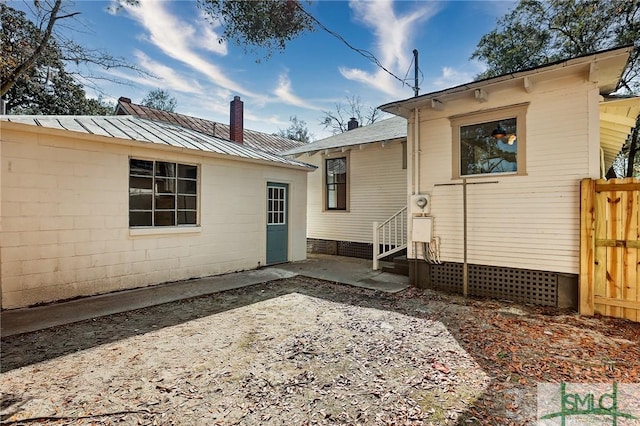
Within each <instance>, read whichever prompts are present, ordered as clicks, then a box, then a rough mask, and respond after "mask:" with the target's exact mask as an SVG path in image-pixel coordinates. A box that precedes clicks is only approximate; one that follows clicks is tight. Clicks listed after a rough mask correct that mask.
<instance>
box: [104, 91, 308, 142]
mask: <svg viewBox="0 0 640 426" xmlns="http://www.w3.org/2000/svg"><path fill="white" fill-rule="evenodd" d="M116 114H117V115H132V116H135V117H140V118H148V119H150V120H155V121H164V122H166V123H172V124H177V125H179V126H182V127H186V128H188V129H192V130H195V131H198V132H201V133H204V134H207V135H210V136H215V137H218V138H222V139H227V140H230V139H231V137H230V135H229V125H228V124H224V123H219V122H217V121H211V120H205V119H203V118H197V117H192V116H189V115H184V114H178V113H176V112H168V111H163V110H159V109H155V108H149V107H146V106H143V105H138V104H134V103H130V102H127V101H123V100H119V101H118V106H117V107H116ZM243 134H244V144H245V145H247V146H250V147H251V148H254V149H259V150H261V151H265V152H270V153H272V154H277V153H280V152H282V151H286V150H289V149H292V148H296V147H298V146H301V145H305V143H304V142H300V141H294V140H292V139H287V138H283V137H281V136H276V135H270V134H268V133H263V132H258V131H255V130H250V129H246V128H245V129H244V130H243ZM234 143H235V142H234Z"/></svg>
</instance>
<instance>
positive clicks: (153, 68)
mask: <svg viewBox="0 0 640 426" xmlns="http://www.w3.org/2000/svg"><path fill="white" fill-rule="evenodd" d="M134 55H135V57H136V58H137V60H138V64H139V65H140V67H141V68H142V69H144V70H146V71H147V72H149V73H151V74H153V75H154V76H155V77H156V79H155V80H156V83H155V85H159V84H162V86H163V87H162V88H163V89H165V90H167V89H173V90H178V91H180V92H186V93H199V92H201V91H202V87H200V85H199V84H198V82H197V81H194V80H189V81H187V80H186V79H185V77H184V74H178V73H177V72H176V71H175V70H174V69H173V68H171V67H168V66H166V65H163V64H161V63H160V62H157V61H154V60H153V59H151V58H150V57H149V56H147V55H146V54H145V53H143V52H140V51H136V52H134ZM142 80H143V81H142V82H140V81H139V82H140V83H142V84H145V85H150V84H151V82H150V81H147V80H149V79H148V78H144V79H142Z"/></svg>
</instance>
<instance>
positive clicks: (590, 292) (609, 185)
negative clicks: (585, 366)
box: [580, 178, 640, 321]
mask: <svg viewBox="0 0 640 426" xmlns="http://www.w3.org/2000/svg"><path fill="white" fill-rule="evenodd" d="M580 200H581V207H580V208H581V212H580V313H581V314H583V315H593V314H594V313H595V314H602V315H606V316H612V317H618V318H626V319H629V320H632V321H640V273H639V272H638V267H639V266H638V261H639V258H640V256H639V255H638V250H640V238H639V235H638V231H639V228H640V227H639V225H638V219H639V218H638V211H639V204H640V180H638V179H634V178H628V179H613V180H609V181H607V180H603V179H601V180H597V181H594V180H591V179H584V180H583V181H582V182H581V185H580Z"/></svg>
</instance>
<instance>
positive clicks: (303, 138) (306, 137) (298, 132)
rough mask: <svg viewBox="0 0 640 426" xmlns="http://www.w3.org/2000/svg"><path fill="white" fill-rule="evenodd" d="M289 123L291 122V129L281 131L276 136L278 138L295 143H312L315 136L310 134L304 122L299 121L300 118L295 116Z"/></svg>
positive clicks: (290, 118)
mask: <svg viewBox="0 0 640 426" xmlns="http://www.w3.org/2000/svg"><path fill="white" fill-rule="evenodd" d="M289 121H290V122H291V125H290V126H289V127H287V128H286V129H285V130H282V129H280V130H278V132H277V133H274V134H275V135H276V136H280V137H283V138H287V139H291V140H294V141H300V142H304V143H309V142H311V139H312V138H313V135H312V134H310V133H309V129H308V128H307V123H306V122H305V121H304V120H298V117H296V116H295V115H294V116H292V117H289Z"/></svg>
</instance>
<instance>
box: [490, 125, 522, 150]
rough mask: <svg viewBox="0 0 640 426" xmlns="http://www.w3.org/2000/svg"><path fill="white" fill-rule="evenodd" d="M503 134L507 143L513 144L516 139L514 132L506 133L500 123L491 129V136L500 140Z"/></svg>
mask: <svg viewBox="0 0 640 426" xmlns="http://www.w3.org/2000/svg"><path fill="white" fill-rule="evenodd" d="M505 136H506V137H507V143H508V144H509V145H513V143H514V142H515V141H516V139H517V137H516V135H515V134H513V133H507V131H506V130H505V129H504V128H503V127H502V126H501V125H500V124H498V127H496V128H495V129H493V131H492V132H491V137H493V138H495V139H500V140H502V139H503V138H504V137H505Z"/></svg>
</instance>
